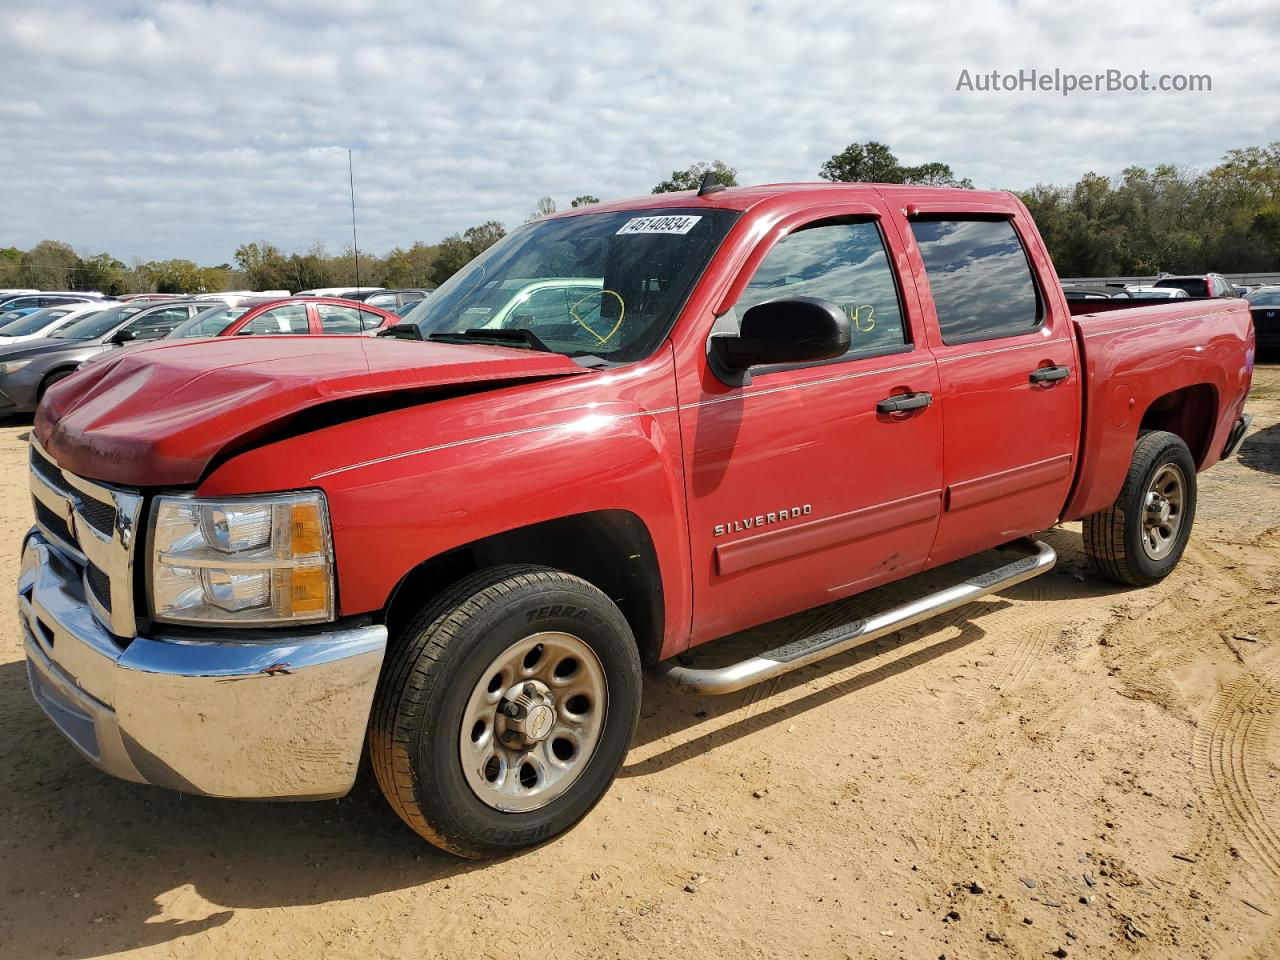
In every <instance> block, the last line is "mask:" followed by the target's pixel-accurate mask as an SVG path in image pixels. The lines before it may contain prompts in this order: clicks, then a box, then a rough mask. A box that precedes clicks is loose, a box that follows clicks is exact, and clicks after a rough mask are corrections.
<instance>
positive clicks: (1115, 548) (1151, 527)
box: [1084, 431, 1196, 587]
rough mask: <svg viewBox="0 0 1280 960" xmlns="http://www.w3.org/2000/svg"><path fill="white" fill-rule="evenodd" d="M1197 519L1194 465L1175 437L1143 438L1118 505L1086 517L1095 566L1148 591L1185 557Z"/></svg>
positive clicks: (1086, 538) (1086, 537) (1087, 541)
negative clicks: (1192, 528) (1146, 588)
mask: <svg viewBox="0 0 1280 960" xmlns="http://www.w3.org/2000/svg"><path fill="white" fill-rule="evenodd" d="M1195 517H1196V466H1195V461H1194V460H1192V458H1191V451H1190V450H1188V449H1187V445H1186V444H1185V443H1183V441H1182V438H1181V437H1178V436H1177V435H1176V434H1172V433H1166V432H1164V431H1153V432H1151V433H1146V434H1143V435H1142V436H1141V437H1139V438H1138V442H1137V444H1136V445H1135V447H1134V450H1133V461H1132V463H1131V464H1130V466H1129V473H1128V475H1127V476H1126V477H1125V482H1124V486H1123V487H1121V489H1120V495H1119V496H1118V497H1116V502H1115V503H1114V504H1112V505H1111V506H1110V507H1109V508H1107V509H1106V510H1099V511H1098V512H1097V513H1094V514H1091V515H1089V516H1088V517H1085V519H1084V547H1085V551H1086V552H1087V553H1088V554H1089V558H1090V559H1091V560H1092V561H1093V565H1094V567H1095V568H1096V569H1097V570H1098V572H1099V573H1101V574H1102V575H1103V576H1105V577H1107V578H1108V579H1111V580H1115V581H1116V582H1118V583H1124V584H1129V585H1130V586H1135V587H1145V586H1149V585H1151V584H1153V583H1157V582H1159V581H1160V580H1163V579H1164V578H1165V577H1167V576H1168V575H1169V574H1170V573H1172V572H1173V568H1174V567H1176V566H1177V565H1178V561H1179V560H1181V559H1182V553H1183V551H1184V550H1185V549H1186V546H1187V540H1188V539H1189V538H1190V536H1191V526H1192V524H1193V523H1194V522H1195Z"/></svg>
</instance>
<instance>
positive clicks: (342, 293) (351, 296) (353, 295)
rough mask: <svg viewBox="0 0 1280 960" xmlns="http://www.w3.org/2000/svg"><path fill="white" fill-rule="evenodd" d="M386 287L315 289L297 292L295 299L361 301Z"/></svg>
mask: <svg viewBox="0 0 1280 960" xmlns="http://www.w3.org/2000/svg"><path fill="white" fill-rule="evenodd" d="M385 289H386V287H316V288H315V289H314V290H299V291H298V292H297V293H295V294H294V296H295V297H338V298H339V299H341V300H363V299H364V298H365V297H367V296H368V295H369V294H371V293H381V292H382V291H383V290H385Z"/></svg>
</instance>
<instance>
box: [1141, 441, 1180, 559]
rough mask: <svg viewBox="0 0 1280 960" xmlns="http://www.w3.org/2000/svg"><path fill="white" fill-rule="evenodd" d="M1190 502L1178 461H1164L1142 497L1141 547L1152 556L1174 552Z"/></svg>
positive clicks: (1165, 555) (1152, 557)
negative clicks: (1188, 502)
mask: <svg viewBox="0 0 1280 960" xmlns="http://www.w3.org/2000/svg"><path fill="white" fill-rule="evenodd" d="M1186 505H1187V478H1186V477H1185V476H1184V475H1183V473H1182V468H1181V467H1179V466H1178V465H1177V464H1173V463H1166V464H1163V465H1161V467H1160V469H1159V470H1157V471H1156V472H1155V474H1154V476H1152V478H1151V482H1150V483H1148V484H1147V492H1146V493H1145V494H1144V495H1143V498H1142V550H1143V552H1144V553H1145V554H1146V555H1147V556H1148V557H1150V558H1151V559H1152V560H1163V559H1164V558H1165V557H1167V556H1168V555H1169V554H1170V553H1172V552H1173V548H1174V545H1175V544H1176V543H1177V542H1178V533H1179V531H1180V530H1181V529H1182V519H1183V515H1184V511H1185V510H1186Z"/></svg>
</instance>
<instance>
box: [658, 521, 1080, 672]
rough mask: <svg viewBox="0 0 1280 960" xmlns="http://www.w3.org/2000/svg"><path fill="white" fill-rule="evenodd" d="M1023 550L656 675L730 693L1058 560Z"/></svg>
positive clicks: (661, 668)
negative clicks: (795, 636)
mask: <svg viewBox="0 0 1280 960" xmlns="http://www.w3.org/2000/svg"><path fill="white" fill-rule="evenodd" d="M1029 545H1030V547H1031V548H1032V549H1033V550H1034V551H1035V552H1034V553H1033V554H1032V555H1031V556H1029V557H1021V558H1019V559H1017V560H1015V561H1013V562H1012V563H1007V564H1005V565H1004V566H1002V567H997V568H996V569H995V570H992V571H991V572H990V573H984V574H981V575H980V576H976V577H972V578H970V579H968V580H966V581H964V582H963V583H961V584H957V585H956V586H954V587H947V588H946V589H945V590H939V591H938V592H937V593H934V594H930V595H929V596H927V597H921V598H920V599H918V600H912V601H911V602H910V603H904V604H903V605H902V606H900V607H894V608H893V609H892V610H886V611H885V612H884V613H877V614H875V615H874V616H870V617H866V618H864V619H862V620H855V621H854V622H853V623H845V624H841V625H840V626H838V627H832V628H831V629H830V630H824V631H822V632H821V633H815V634H813V635H812V636H808V637H802V638H801V639H799V640H796V641H793V642H792V643H788V644H787V645H785V646H782V647H776V648H775V649H773V650H767V651H765V652H764V653H761V654H759V655H757V656H754V657H750V658H748V659H746V660H742V661H740V662H739V663H733V664H730V665H729V666H727V667H713V668H706V669H698V668H695V667H686V666H682V665H681V664H679V663H677V662H676V661H675V660H664V661H663V662H662V663H660V664H658V666H657V673H658V676H660V677H662V678H663V679H664V680H666V681H667V682H668V683H670V684H672V685H673V686H675V687H677V688H678V689H680V690H683V691H684V692H686V693H715V694H718V693H734V692H735V691H738V690H741V689H743V688H744V687H749V686H751V685H752V684H755V683H760V682H761V681H762V680H769V679H771V678H772V677H777V676H780V675H782V674H784V673H790V672H791V671H792V670H798V669H799V668H800V667H803V666H805V665H806V664H810V663H814V662H815V661H817V660H824V659H826V658H827V657H833V656H835V655H836V654H838V653H843V652H844V651H846V650H848V649H849V648H850V647H854V646H857V645H858V644H860V643H864V642H866V641H868V640H874V639H876V638H877V637H883V636H885V635H886V634H890V633H894V632H896V631H898V630H901V629H903V628H904V627H909V626H911V625H912V624H915V623H920V622H921V621H924V620H928V619H929V618H930V617H936V616H937V615H938V614H940V613H946V612H947V611H948V610H954V609H955V608H956V607H961V606H964V605H965V604H966V603H970V602H972V601H974V600H978V599H980V598H981V597H985V596H987V595H988V594H991V593H995V592H996V591H998V590H1003V589H1004V588H1005V587H1011V586H1013V585H1014V584H1016V583H1022V581H1024V580H1030V579H1031V578H1032V577H1038V576H1039V575H1040V574H1042V573H1048V572H1049V571H1050V570H1052V569H1053V565H1054V563H1056V562H1057V559H1058V555H1057V554H1056V553H1055V552H1054V550H1053V547H1051V546H1049V545H1048V544H1047V543H1045V542H1043V541H1041V540H1032V541H1030V542H1029Z"/></svg>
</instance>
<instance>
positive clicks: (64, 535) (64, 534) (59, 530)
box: [33, 498, 76, 546]
mask: <svg viewBox="0 0 1280 960" xmlns="http://www.w3.org/2000/svg"><path fill="white" fill-rule="evenodd" d="M33 502H34V503H35V505H36V523H38V524H40V526H42V527H44V528H45V529H46V530H48V531H49V532H50V533H51V534H53V535H54V536H55V537H57V538H58V539H60V540H62V541H63V542H64V543H68V544H70V545H71V546H75V543H76V538H75V537H73V536H72V535H71V530H70V528H69V527H68V526H67V522H66V521H65V520H63V519H62V518H61V517H60V516H58V515H57V514H56V513H54V512H53V511H52V510H50V509H49V508H48V507H46V506H45V505H44V504H43V503H41V502H40V501H39V500H34V498H33Z"/></svg>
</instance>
